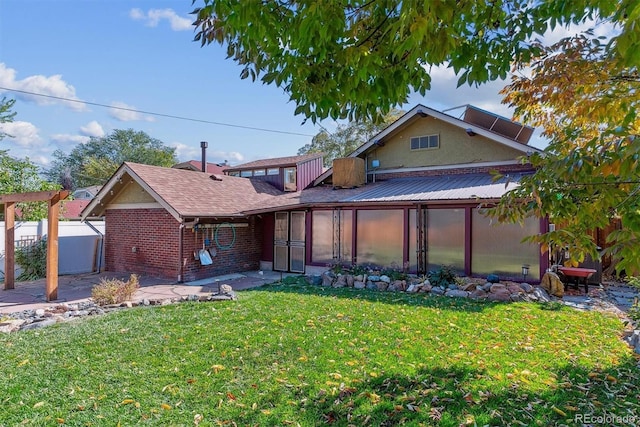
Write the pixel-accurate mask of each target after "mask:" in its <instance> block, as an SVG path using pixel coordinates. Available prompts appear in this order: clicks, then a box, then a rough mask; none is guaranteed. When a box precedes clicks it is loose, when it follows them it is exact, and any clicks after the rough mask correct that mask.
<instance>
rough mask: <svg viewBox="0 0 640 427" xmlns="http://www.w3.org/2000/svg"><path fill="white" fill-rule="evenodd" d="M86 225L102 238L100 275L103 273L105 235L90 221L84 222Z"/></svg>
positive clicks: (99, 256) (99, 257)
mask: <svg viewBox="0 0 640 427" xmlns="http://www.w3.org/2000/svg"><path fill="white" fill-rule="evenodd" d="M84 223H85V224H87V225H88V226H89V228H90V229H92V230H93V231H94V232H95V233H96V234H98V235H99V236H100V253H99V254H98V271H97V272H98V273H100V272H101V271H102V254H103V253H104V234H102V232H100V230H98V229H97V228H96V227H95V226H94V225H93V224H91V223H90V222H89V221H84Z"/></svg>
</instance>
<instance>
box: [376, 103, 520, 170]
mask: <svg viewBox="0 0 640 427" xmlns="http://www.w3.org/2000/svg"><path fill="white" fill-rule="evenodd" d="M427 135H439V136H440V148H438V149H423V150H411V149H410V142H411V138H412V137H416V136H427ZM382 142H383V143H384V145H383V146H379V147H377V148H375V150H374V151H372V152H370V153H369V157H368V162H369V164H368V168H371V166H372V165H371V161H372V160H374V159H376V160H379V161H380V167H379V168H380V169H395V168H401V167H406V168H412V167H423V166H442V165H455V164H466V163H481V162H494V161H506V160H514V159H516V158H518V157H520V156H522V154H523V153H522V152H520V151H517V150H514V149H513V148H510V147H507V146H504V145H502V144H499V143H497V142H494V141H491V140H489V139H487V138H485V137H483V136H480V135H475V136H469V135H467V133H466V132H465V130H464V129H461V128H459V127H457V126H453V125H451V124H448V123H445V122H442V121H440V120H438V119H436V118H434V117H431V116H429V117H425V118H417V119H416V120H414V121H412V122H410V123H408V124H407V125H406V126H405V127H403V128H402V129H399V130H398V131H396V132H395V133H394V134H392V135H390V136H388V137H387V138H385V139H384V140H383V141H382Z"/></svg>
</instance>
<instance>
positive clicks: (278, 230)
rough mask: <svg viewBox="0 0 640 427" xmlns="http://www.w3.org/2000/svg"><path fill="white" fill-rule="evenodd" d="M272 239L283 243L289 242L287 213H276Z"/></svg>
mask: <svg viewBox="0 0 640 427" xmlns="http://www.w3.org/2000/svg"><path fill="white" fill-rule="evenodd" d="M274 239H275V240H278V241H285V242H286V241H288V240H289V214H288V213H287V212H276V225H275V231H274Z"/></svg>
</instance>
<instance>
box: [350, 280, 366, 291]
mask: <svg viewBox="0 0 640 427" xmlns="http://www.w3.org/2000/svg"><path fill="white" fill-rule="evenodd" d="M353 287H354V289H364V288H365V287H366V285H365V284H364V282H361V281H360V280H356V281H354V282H353Z"/></svg>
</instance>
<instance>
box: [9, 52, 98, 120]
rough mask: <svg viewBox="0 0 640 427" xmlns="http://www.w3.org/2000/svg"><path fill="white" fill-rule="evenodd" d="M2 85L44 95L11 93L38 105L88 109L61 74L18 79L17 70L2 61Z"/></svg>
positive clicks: (78, 109)
mask: <svg viewBox="0 0 640 427" xmlns="http://www.w3.org/2000/svg"><path fill="white" fill-rule="evenodd" d="M0 86H2V87H6V88H11V89H15V90H18V91H24V92H30V93H35V94H40V95H44V96H36V95H31V94H30V93H24V92H12V93H11V96H12V97H15V98H17V99H21V100H23V101H28V102H34V103H36V104H38V105H54V104H62V105H65V106H66V107H68V108H70V109H72V110H74V111H86V110H88V107H87V105H86V104H84V103H83V102H82V101H81V100H80V99H79V98H78V97H77V96H76V89H75V88H74V87H73V86H71V85H70V84H69V83H67V82H65V81H64V80H63V79H62V75H60V74H55V75H53V76H43V75H34V76H29V77H27V78H25V79H22V80H18V79H17V78H16V70H14V69H13V68H9V67H7V66H6V65H5V64H4V63H2V62H0ZM0 92H1V90H0Z"/></svg>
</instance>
